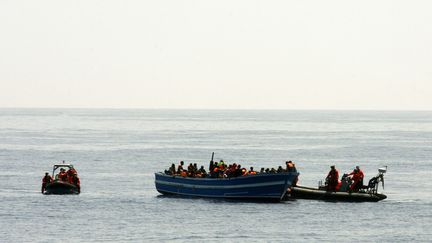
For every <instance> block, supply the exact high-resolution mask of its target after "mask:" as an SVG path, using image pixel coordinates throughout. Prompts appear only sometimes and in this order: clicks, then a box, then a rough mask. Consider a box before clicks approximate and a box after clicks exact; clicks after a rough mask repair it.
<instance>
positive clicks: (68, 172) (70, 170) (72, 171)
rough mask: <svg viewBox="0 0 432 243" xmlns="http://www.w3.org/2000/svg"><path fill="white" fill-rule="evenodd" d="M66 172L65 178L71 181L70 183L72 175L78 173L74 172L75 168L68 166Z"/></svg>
mask: <svg viewBox="0 0 432 243" xmlns="http://www.w3.org/2000/svg"><path fill="white" fill-rule="evenodd" d="M66 174H67V180H68V182H69V183H71V184H73V176H74V175H78V174H77V172H76V170H75V169H74V168H73V167H72V168H69V170H68V171H67V172H66Z"/></svg>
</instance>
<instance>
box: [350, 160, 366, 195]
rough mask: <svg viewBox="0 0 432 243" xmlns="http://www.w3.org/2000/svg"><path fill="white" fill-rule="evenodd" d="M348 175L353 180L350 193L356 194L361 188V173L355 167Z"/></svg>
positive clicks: (358, 168) (357, 167) (362, 175)
mask: <svg viewBox="0 0 432 243" xmlns="http://www.w3.org/2000/svg"><path fill="white" fill-rule="evenodd" d="M348 175H352V180H353V184H352V185H351V186H350V191H353V192H358V191H359V190H360V188H362V187H363V178H364V174H363V171H362V170H360V167H359V166H356V168H355V169H354V170H353V172H351V173H349V174H348Z"/></svg>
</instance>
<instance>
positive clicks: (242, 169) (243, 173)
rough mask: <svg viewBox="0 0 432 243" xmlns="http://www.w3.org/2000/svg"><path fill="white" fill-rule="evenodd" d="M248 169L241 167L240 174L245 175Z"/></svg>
mask: <svg viewBox="0 0 432 243" xmlns="http://www.w3.org/2000/svg"><path fill="white" fill-rule="evenodd" d="M247 173H248V171H247V170H246V168H241V175H242V176H245V175H247Z"/></svg>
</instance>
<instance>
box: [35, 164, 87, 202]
mask: <svg viewBox="0 0 432 243" xmlns="http://www.w3.org/2000/svg"><path fill="white" fill-rule="evenodd" d="M66 169H67V170H68V171H67V172H66ZM57 170H60V173H59V174H57V175H56V171H57ZM62 172H63V173H64V174H63V176H60V175H61V173H62ZM52 175H56V176H55V177H54V179H53V178H52V177H51V176H49V175H48V172H47V173H46V177H48V179H47V181H43V182H42V193H43V194H45V195H49V194H79V193H80V182H79V178H78V175H77V173H76V170H75V169H74V167H73V165H72V164H64V161H63V164H55V165H54V166H53V171H52ZM44 180H45V178H44Z"/></svg>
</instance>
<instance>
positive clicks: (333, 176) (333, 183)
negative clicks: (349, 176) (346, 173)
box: [326, 165, 339, 191]
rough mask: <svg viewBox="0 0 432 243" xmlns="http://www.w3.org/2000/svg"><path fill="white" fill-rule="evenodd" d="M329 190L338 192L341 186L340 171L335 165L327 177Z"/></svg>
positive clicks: (331, 167)
mask: <svg viewBox="0 0 432 243" xmlns="http://www.w3.org/2000/svg"><path fill="white" fill-rule="evenodd" d="M326 183H327V190H329V191H337V187H338V185H339V171H338V170H337V169H336V167H335V166H334V165H332V166H330V171H329V173H328V174H327V177H326Z"/></svg>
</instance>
